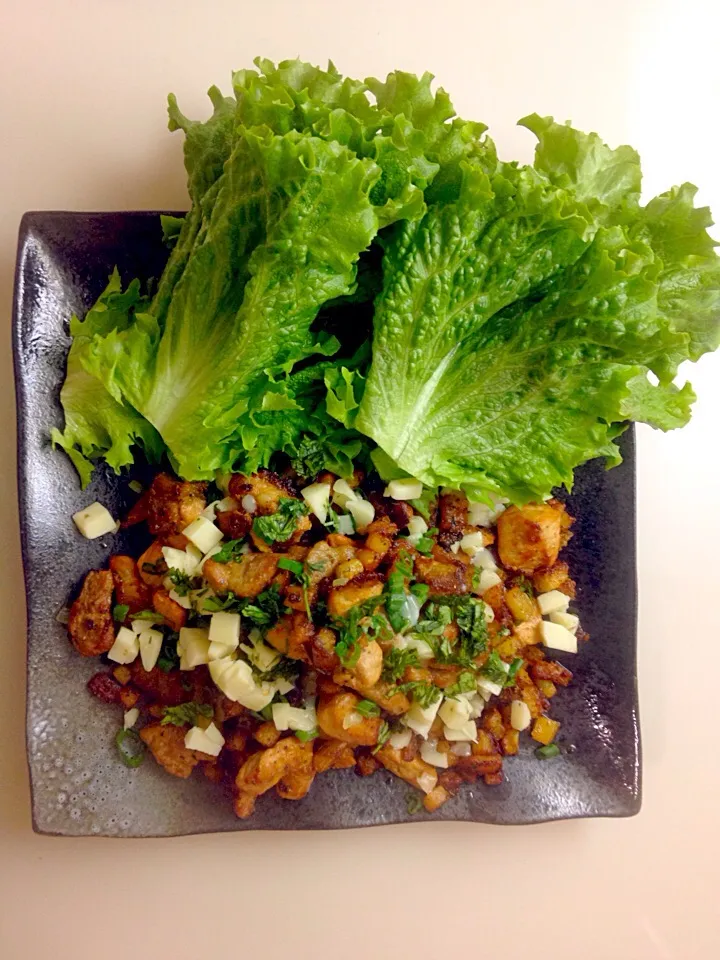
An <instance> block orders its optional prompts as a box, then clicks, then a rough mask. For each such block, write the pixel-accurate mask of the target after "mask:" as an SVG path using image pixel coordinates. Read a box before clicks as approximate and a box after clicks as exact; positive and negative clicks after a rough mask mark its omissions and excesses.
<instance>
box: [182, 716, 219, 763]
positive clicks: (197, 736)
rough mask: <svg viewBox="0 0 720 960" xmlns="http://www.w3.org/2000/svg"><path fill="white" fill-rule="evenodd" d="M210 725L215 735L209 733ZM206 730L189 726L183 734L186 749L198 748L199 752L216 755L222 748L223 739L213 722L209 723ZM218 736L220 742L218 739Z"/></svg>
mask: <svg viewBox="0 0 720 960" xmlns="http://www.w3.org/2000/svg"><path fill="white" fill-rule="evenodd" d="M210 727H213V728H214V731H215V735H213V734H211V733H210V732H209V731H210ZM210 727H208V728H207V730H203V729H202V728H201V727H191V728H190V729H189V730H188V732H187V733H186V734H185V746H186V747H187V748H188V750H199V751H200V753H207V754H209V755H210V756H211V757H217V755H218V754H219V753H220V751H221V750H222V748H223V744H224V743H225V739H224V737H223V735H222V734H221V733H220V731H219V730H218V729H217V727H216V726H215V724H214V723H211V724H210ZM218 737H219V738H220V741H221V742H220V743H218V739H217V738H218Z"/></svg>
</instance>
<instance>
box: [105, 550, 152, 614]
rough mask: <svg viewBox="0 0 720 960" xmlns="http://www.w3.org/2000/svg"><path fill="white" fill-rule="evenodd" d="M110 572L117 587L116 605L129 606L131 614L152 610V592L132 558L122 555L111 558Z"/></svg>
mask: <svg viewBox="0 0 720 960" xmlns="http://www.w3.org/2000/svg"><path fill="white" fill-rule="evenodd" d="M110 572H111V573H112V577H113V583H114V585H115V602H116V603H124V604H127V606H128V607H129V608H130V613H137V612H138V611H139V610H150V609H151V607H152V590H150V588H149V587H148V585H147V584H146V583H144V582H143V580H142V578H141V576H140V572H139V571H138V566H137V564H136V563H135V561H134V560H133V558H132V557H124V556H122V555H120V554H118V555H116V556H114V557H110Z"/></svg>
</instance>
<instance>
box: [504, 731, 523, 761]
mask: <svg viewBox="0 0 720 960" xmlns="http://www.w3.org/2000/svg"><path fill="white" fill-rule="evenodd" d="M500 745H501V747H502V752H503V753H504V754H505V755H506V756H508V757H512V756H514V755H515V754H516V753H517V752H518V748H519V746H520V731H519V730H508V731H507V732H506V734H505V736H504V737H503V738H502V740H501V741H500Z"/></svg>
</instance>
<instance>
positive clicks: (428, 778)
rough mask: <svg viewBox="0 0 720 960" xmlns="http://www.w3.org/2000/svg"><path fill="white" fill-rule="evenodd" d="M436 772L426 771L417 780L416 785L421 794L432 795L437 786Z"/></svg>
mask: <svg viewBox="0 0 720 960" xmlns="http://www.w3.org/2000/svg"><path fill="white" fill-rule="evenodd" d="M437 782H438V775H437V770H427V771H425V772H423V773H421V774H420V776H419V777H418V778H417V785H418V787H420V789H421V790H422V792H423V793H432V792H433V790H434V789H435V787H436V786H437Z"/></svg>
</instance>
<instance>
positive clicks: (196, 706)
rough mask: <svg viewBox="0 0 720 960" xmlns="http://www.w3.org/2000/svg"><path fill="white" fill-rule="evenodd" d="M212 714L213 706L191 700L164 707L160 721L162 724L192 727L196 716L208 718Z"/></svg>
mask: <svg viewBox="0 0 720 960" xmlns="http://www.w3.org/2000/svg"><path fill="white" fill-rule="evenodd" d="M212 715H213V708H212V707H211V706H210V704H209V703H196V702H195V701H194V700H191V701H190V703H180V704H178V705H177V706H176V707H165V708H164V709H163V717H162V720H161V721H160V723H161V724H162V725H163V726H167V724H169V723H171V724H172V725H173V726H174V727H184V726H185V724H189V725H190V726H191V727H193V726H195V724H197V721H198V717H205V718H206V719H208V720H209V719H210V717H212Z"/></svg>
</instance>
